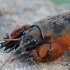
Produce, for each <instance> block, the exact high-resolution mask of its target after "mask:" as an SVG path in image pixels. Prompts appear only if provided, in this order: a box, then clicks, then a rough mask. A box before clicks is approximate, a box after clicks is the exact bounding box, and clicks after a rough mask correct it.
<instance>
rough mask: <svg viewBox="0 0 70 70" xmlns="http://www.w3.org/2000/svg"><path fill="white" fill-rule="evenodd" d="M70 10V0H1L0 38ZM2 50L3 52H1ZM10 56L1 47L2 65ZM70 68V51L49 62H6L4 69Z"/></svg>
mask: <svg viewBox="0 0 70 70" xmlns="http://www.w3.org/2000/svg"><path fill="white" fill-rule="evenodd" d="M67 11H70V0H0V40H3V38H4V37H5V34H7V33H8V34H10V33H11V32H12V31H13V30H14V29H16V28H19V27H22V26H23V25H32V24H33V23H34V22H36V21H39V20H42V19H44V18H47V17H48V16H53V15H54V14H60V13H63V12H67ZM1 51H2V52H1ZM9 56H10V54H9V53H3V49H0V67H1V65H2V64H3V63H4V62H5V60H7V58H8V57H9ZM28 69H29V70H70V53H68V52H67V53H65V55H64V56H63V57H62V58H60V59H59V60H57V61H55V62H52V63H47V64H39V65H37V64H34V65H29V64H28V63H27V62H23V63H21V62H19V61H16V62H13V63H12V64H11V65H10V64H6V66H5V67H4V68H3V70H28Z"/></svg>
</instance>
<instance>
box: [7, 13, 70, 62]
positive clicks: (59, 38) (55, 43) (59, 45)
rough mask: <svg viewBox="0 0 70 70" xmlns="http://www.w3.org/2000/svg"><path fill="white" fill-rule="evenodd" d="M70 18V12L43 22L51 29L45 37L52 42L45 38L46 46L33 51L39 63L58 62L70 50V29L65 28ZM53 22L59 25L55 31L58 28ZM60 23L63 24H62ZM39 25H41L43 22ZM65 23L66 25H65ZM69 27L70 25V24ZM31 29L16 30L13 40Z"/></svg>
mask: <svg viewBox="0 0 70 70" xmlns="http://www.w3.org/2000/svg"><path fill="white" fill-rule="evenodd" d="M69 16H70V12H69V13H67V14H65V15H58V16H56V17H53V18H50V19H47V20H43V21H42V23H48V24H47V27H49V29H48V28H47V27H46V28H47V29H46V30H45V31H44V32H45V34H44V36H45V35H46V36H49V37H50V40H47V39H46V38H45V37H44V44H42V45H40V46H38V47H37V48H35V49H34V50H32V52H31V53H33V56H34V58H35V60H36V61H37V62H45V61H47V62H48V61H54V60H57V59H58V58H59V57H61V56H62V55H63V54H64V52H65V51H66V50H70V31H69V30H68V29H70V27H69V28H67V26H66V27H65V28H63V27H64V26H65V25H66V22H67V23H70V22H69V20H70V18H69ZM63 17H64V18H63ZM56 18H59V19H56ZM55 19H56V20H55ZM54 20H55V21H54ZM65 20H66V21H65ZM53 22H57V25H56V24H54V25H56V26H58V27H57V29H55V28H56V26H55V27H53ZM60 22H61V23H62V24H60ZM39 23H41V21H40V22H39ZM39 23H38V24H39ZM58 23H59V24H58ZM63 23H64V25H63ZM41 25H42V24H41ZM60 25H61V26H62V27H61V26H60ZM68 25H70V24H68ZM43 27H44V26H43ZM29 28H30V26H23V27H22V28H19V29H17V30H14V32H12V34H11V38H13V39H16V38H20V37H21V31H25V30H28V29H29ZM58 28H59V29H60V30H59V29H58ZM62 28H63V29H62ZM55 30H57V31H55ZM64 30H65V31H64ZM61 31H62V32H61ZM7 38H9V36H7ZM16 46H17V45H16Z"/></svg>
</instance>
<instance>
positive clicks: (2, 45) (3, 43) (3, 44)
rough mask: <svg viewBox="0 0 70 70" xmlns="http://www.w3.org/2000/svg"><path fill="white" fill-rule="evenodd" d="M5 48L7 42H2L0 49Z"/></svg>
mask: <svg viewBox="0 0 70 70" xmlns="http://www.w3.org/2000/svg"><path fill="white" fill-rule="evenodd" d="M4 46H5V41H0V49H1V48H3V47H4Z"/></svg>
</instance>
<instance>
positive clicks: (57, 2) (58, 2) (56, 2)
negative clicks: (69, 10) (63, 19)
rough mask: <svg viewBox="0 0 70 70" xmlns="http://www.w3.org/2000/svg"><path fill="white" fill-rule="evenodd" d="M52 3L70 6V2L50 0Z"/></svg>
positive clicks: (69, 0) (67, 0)
mask: <svg viewBox="0 0 70 70" xmlns="http://www.w3.org/2000/svg"><path fill="white" fill-rule="evenodd" d="M51 1H52V2H54V3H55V4H56V5H61V4H70V0H51Z"/></svg>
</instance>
